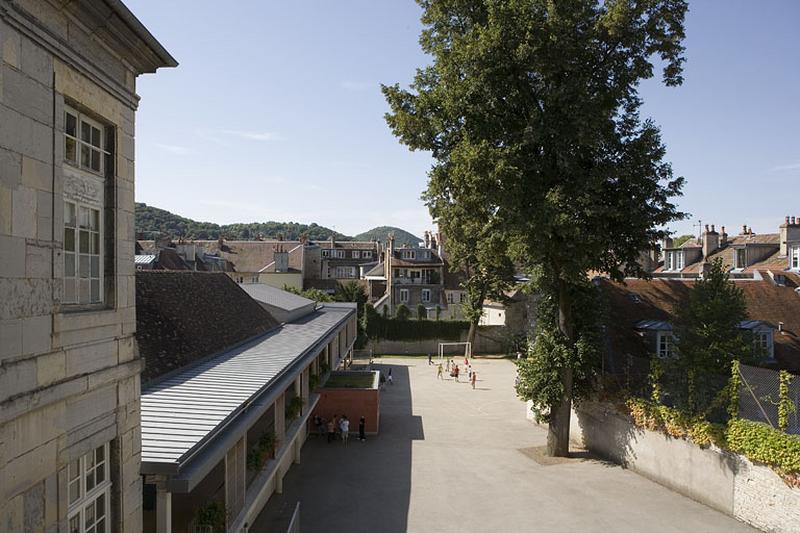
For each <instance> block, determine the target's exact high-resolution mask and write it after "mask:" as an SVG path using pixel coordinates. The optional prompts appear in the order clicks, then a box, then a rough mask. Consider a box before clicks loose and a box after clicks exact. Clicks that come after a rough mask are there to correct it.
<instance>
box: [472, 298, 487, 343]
mask: <svg viewBox="0 0 800 533" xmlns="http://www.w3.org/2000/svg"><path fill="white" fill-rule="evenodd" d="M485 299H486V291H481V293H480V295H479V296H478V301H477V304H476V305H473V306H472V309H473V310H477V309H483V301H484V300H485ZM480 321H481V315H480V314H479V313H476V314H474V315H473V317H472V320H470V322H469V333H468V334H467V342H469V343H470V346H474V345H475V335H476V334H477V333H478V324H479V323H480Z"/></svg>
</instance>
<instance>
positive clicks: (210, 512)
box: [197, 501, 225, 531]
mask: <svg viewBox="0 0 800 533" xmlns="http://www.w3.org/2000/svg"><path fill="white" fill-rule="evenodd" d="M197 525H198V526H210V527H212V528H214V531H225V504H224V503H222V502H217V501H213V502H209V503H207V504H205V505H204V506H202V507H200V509H198V510H197Z"/></svg>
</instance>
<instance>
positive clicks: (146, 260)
mask: <svg viewBox="0 0 800 533" xmlns="http://www.w3.org/2000/svg"><path fill="white" fill-rule="evenodd" d="M155 260H156V256H154V255H149V254H144V255H137V256H135V257H134V259H133V262H134V264H137V265H149V264H150V263H152V262H153V261H155Z"/></svg>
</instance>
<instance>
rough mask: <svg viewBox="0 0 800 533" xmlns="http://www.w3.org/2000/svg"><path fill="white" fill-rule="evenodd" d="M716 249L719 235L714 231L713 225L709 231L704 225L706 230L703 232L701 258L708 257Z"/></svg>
mask: <svg viewBox="0 0 800 533" xmlns="http://www.w3.org/2000/svg"><path fill="white" fill-rule="evenodd" d="M717 249H719V233H717V232H716V231H714V226H713V224H712V226H711V229H710V230H709V229H708V224H706V230H705V231H704V232H703V257H708V256H709V255H711V254H713V253H714V252H715V251H717Z"/></svg>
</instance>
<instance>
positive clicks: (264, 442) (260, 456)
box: [247, 431, 278, 470]
mask: <svg viewBox="0 0 800 533" xmlns="http://www.w3.org/2000/svg"><path fill="white" fill-rule="evenodd" d="M277 442H278V436H277V435H275V432H273V431H267V432H266V433H264V434H262V435H261V437H259V439H258V442H257V443H256V445H255V446H253V447H252V448H251V449H250V451H249V452H247V468H249V469H250V470H260V469H261V467H262V466H264V463H265V462H266V461H267V459H269V458H270V457H271V456H272V454H273V453H274V452H275V444H276V443H277Z"/></svg>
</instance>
